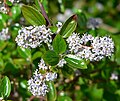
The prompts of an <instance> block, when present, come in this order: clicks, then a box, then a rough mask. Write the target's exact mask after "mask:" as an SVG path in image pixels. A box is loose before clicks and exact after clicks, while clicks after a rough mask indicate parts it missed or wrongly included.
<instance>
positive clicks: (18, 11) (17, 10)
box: [11, 5, 21, 20]
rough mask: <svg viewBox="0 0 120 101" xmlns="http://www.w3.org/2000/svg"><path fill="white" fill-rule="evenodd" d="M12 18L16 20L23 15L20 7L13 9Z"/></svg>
mask: <svg viewBox="0 0 120 101" xmlns="http://www.w3.org/2000/svg"><path fill="white" fill-rule="evenodd" d="M11 12H12V18H13V19H14V20H15V19H16V18H17V17H18V16H19V15H20V14H21V8H20V6H18V5H16V6H13V7H12V8H11Z"/></svg>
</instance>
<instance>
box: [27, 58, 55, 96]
mask: <svg viewBox="0 0 120 101" xmlns="http://www.w3.org/2000/svg"><path fill="white" fill-rule="evenodd" d="M38 66H39V69H36V70H35V72H34V75H33V77H32V78H30V79H29V80H28V90H29V91H30V92H31V93H32V94H33V95H34V96H41V95H42V96H45V95H46V93H47V92H49V88H48V85H47V84H46V81H53V80H54V79H56V78H57V74H56V73H53V72H50V71H48V70H49V69H50V67H48V66H46V65H45V62H44V60H43V59H41V61H40V63H39V64H38ZM41 70H42V71H44V72H45V73H41V72H40V71H41Z"/></svg>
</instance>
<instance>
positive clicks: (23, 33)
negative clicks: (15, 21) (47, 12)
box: [15, 25, 53, 48]
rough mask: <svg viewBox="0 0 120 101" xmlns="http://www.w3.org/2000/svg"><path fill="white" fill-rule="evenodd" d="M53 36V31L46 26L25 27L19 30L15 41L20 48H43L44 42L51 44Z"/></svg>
mask: <svg viewBox="0 0 120 101" xmlns="http://www.w3.org/2000/svg"><path fill="white" fill-rule="evenodd" d="M52 34H53V33H52V32H51V30H50V29H49V28H47V27H46V26H45V25H42V26H29V27H23V28H22V29H21V30H19V32H18V35H17V37H16V39H15V41H16V43H17V44H18V46H20V47H24V48H36V47H37V46H41V44H42V42H44V43H51V42H52V36H51V35H52Z"/></svg>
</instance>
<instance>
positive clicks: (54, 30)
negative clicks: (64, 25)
mask: <svg viewBox="0 0 120 101" xmlns="http://www.w3.org/2000/svg"><path fill="white" fill-rule="evenodd" d="M49 28H50V30H51V31H52V32H53V33H56V32H57V30H58V28H57V26H50V27H49Z"/></svg>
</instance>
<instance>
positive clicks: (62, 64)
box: [57, 59, 67, 67]
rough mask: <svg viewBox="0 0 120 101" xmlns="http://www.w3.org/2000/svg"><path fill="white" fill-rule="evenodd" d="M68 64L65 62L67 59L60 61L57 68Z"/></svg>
mask: <svg viewBox="0 0 120 101" xmlns="http://www.w3.org/2000/svg"><path fill="white" fill-rule="evenodd" d="M66 63H67V62H66V61H65V59H61V60H60V61H59V63H58V64H57V66H58V67H63V66H64V64H66Z"/></svg>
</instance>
